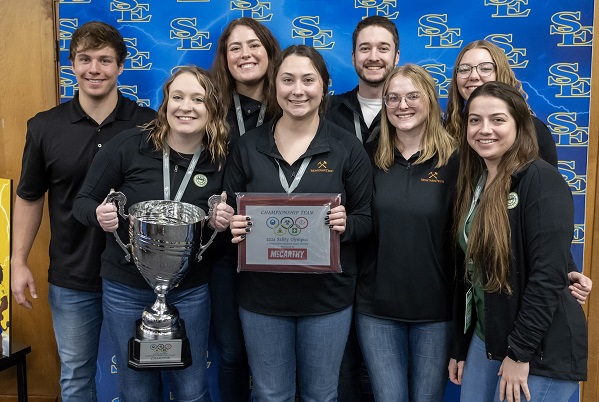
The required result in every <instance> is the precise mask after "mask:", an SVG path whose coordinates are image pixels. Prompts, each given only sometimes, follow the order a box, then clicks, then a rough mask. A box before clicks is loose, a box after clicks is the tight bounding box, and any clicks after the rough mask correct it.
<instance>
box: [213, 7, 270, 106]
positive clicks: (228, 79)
mask: <svg viewBox="0 0 599 402" xmlns="http://www.w3.org/2000/svg"><path fill="white" fill-rule="evenodd" d="M240 25H243V26H246V27H248V28H250V29H251V30H252V31H254V33H255V34H256V36H257V37H258V39H260V42H261V43H262V46H264V49H266V54H267V56H268V67H267V68H266V75H265V76H264V78H263V84H262V96H263V99H264V101H265V102H267V105H268V106H267V107H268V108H267V114H268V116H269V117H270V116H273V115H274V113H275V111H276V109H277V107H276V103H277V100H276V97H275V95H274V93H275V88H274V80H275V78H274V77H275V75H274V66H273V64H274V61H275V60H276V59H277V58H278V57H279V54H280V53H281V46H280V45H279V42H278V41H277V39H276V38H275V37H274V35H273V34H272V32H271V31H270V30H269V29H268V28H267V27H265V26H264V25H262V24H261V23H260V22H258V21H256V20H254V19H252V18H248V17H241V18H238V19H235V20H233V21H231V22H229V24H228V25H227V26H226V27H225V29H224V30H223V33H222V34H221V35H220V37H219V38H218V43H217V45H216V54H215V56H214V61H213V63H212V68H211V70H210V71H211V72H212V74H213V76H214V80H215V83H216V86H217V88H219V96H220V100H221V103H222V105H223V107H224V108H225V110H227V111H228V110H229V109H230V108H231V104H232V102H233V91H234V90H235V79H234V78H233V76H232V75H231V72H230V71H229V67H228V64H227V41H228V40H229V36H231V33H232V32H233V30H234V29H235V28H236V27H238V26H240Z"/></svg>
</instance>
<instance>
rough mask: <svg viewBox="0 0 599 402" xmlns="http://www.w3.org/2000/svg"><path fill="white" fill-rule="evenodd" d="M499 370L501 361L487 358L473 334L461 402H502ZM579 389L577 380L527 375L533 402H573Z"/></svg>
mask: <svg viewBox="0 0 599 402" xmlns="http://www.w3.org/2000/svg"><path fill="white" fill-rule="evenodd" d="M500 367H501V362H500V361H497V360H489V359H487V352H486V347H485V343H484V342H483V341H482V340H481V339H480V338H479V337H478V336H476V334H475V335H473V336H472V341H471V342H470V347H469V348H468V355H467V357H466V362H465V363H464V375H463V377H462V391H461V394H460V402H481V401H482V402H485V401H488V402H491V401H493V402H499V382H500V381H501V377H499V376H498V375H497V373H498V372H499V368H500ZM577 386H578V382H576V381H565V380H557V379H555V378H549V377H541V376H536V375H529V376H528V389H529V391H530V397H531V402H553V401H560V402H561V401H564V402H565V401H567V400H569V399H570V397H571V396H572V394H573V393H574V391H576V387H577ZM505 400H507V399H505ZM520 400H521V401H526V398H525V397H524V394H523V393H521V394H520Z"/></svg>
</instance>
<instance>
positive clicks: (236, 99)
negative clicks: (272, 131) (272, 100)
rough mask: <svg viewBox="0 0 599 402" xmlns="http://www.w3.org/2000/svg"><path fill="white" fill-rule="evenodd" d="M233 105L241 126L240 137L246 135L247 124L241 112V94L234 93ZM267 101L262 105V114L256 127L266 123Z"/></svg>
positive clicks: (259, 115)
mask: <svg viewBox="0 0 599 402" xmlns="http://www.w3.org/2000/svg"><path fill="white" fill-rule="evenodd" d="M233 103H235V114H236V115H237V125H238V126H239V135H240V136H242V135H244V134H245V123H244V122H243V113H242V112H241V102H240V101H239V94H238V93H237V91H233ZM266 103H267V102H266V101H264V102H262V104H261V105H260V113H259V114H258V123H256V127H259V126H261V125H262V123H264V115H265V114H266Z"/></svg>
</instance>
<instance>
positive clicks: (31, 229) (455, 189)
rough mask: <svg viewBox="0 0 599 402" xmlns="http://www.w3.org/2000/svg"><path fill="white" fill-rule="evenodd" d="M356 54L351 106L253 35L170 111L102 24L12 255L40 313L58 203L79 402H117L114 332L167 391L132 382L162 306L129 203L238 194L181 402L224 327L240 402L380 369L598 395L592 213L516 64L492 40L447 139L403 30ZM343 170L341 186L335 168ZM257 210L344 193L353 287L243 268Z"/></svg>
mask: <svg viewBox="0 0 599 402" xmlns="http://www.w3.org/2000/svg"><path fill="white" fill-rule="evenodd" d="M352 44H353V53H352V62H353V65H354V67H355V70H356V73H357V74H358V80H359V84H358V86H357V87H356V88H355V89H354V90H352V91H349V92H347V93H344V94H341V95H336V96H333V97H332V99H329V96H328V92H329V91H328V84H329V79H330V77H329V73H328V71H327V67H326V64H325V62H324V59H323V57H322V56H321V55H320V54H319V52H318V51H316V50H315V49H313V48H311V47H309V46H305V45H294V46H290V47H288V48H286V49H284V50H283V51H281V49H280V46H279V43H278V41H277V39H276V38H275V37H274V36H273V34H272V33H271V32H270V31H269V30H268V29H267V28H266V27H265V26H264V25H262V24H260V23H259V22H257V21H255V20H253V19H250V18H240V19H237V20H234V21H231V22H230V23H229V24H228V25H227V26H226V27H225V29H224V31H223V33H222V35H221V37H220V38H219V40H218V44H217V53H216V56H215V60H214V63H213V65H212V68H211V71H207V70H204V69H202V68H199V67H195V66H188V67H182V68H180V69H178V70H177V71H176V72H175V73H173V75H172V76H171V77H170V78H169V79H168V80H167V81H166V82H165V84H164V86H163V100H162V103H161V105H160V107H159V109H158V112H157V113H154V112H153V111H152V110H150V109H148V108H143V107H140V106H138V105H136V104H135V103H134V102H132V101H130V100H128V99H127V98H125V97H123V96H122V95H121V93H120V92H119V91H118V89H117V86H116V83H117V78H118V75H119V74H120V73H121V72H122V69H123V62H124V59H125V56H126V47H125V44H124V42H123V40H122V37H121V36H120V34H119V33H118V31H117V30H116V29H114V28H113V27H111V26H109V25H107V24H104V23H101V22H90V23H87V24H84V25H82V26H81V27H80V28H79V29H78V30H77V31H76V32H75V33H74V35H73V38H72V40H71V47H70V59H71V61H72V65H73V70H74V72H75V75H76V77H77V82H78V84H79V91H78V92H77V94H76V96H75V98H74V99H73V100H72V101H70V102H67V103H65V104H62V105H59V106H57V107H55V108H53V109H51V110H49V111H47V112H42V113H40V114H38V115H37V116H36V117H34V118H33V119H31V120H30V121H29V123H28V132H27V139H26V145H25V151H24V155H23V169H22V174H21V180H20V182H19V186H18V188H17V201H16V203H15V209H14V214H15V221H16V222H18V225H15V229H14V240H13V257H12V266H13V274H12V284H13V293H14V297H15V300H16V301H17V303H19V304H22V305H24V306H25V307H28V308H31V302H30V301H28V300H27V298H26V296H25V289H27V288H29V291H30V294H31V295H32V297H34V298H35V297H36V291H35V283H34V279H33V275H32V274H31V271H30V270H29V268H28V267H27V256H28V254H29V250H30V249H31V245H32V243H33V240H34V238H35V235H36V233H37V230H38V228H39V225H40V222H41V216H42V210H43V202H44V194H45V192H46V191H47V192H48V200H49V209H50V222H51V234H52V240H51V244H50V257H51V258H50V268H49V282H50V294H49V301H50V306H51V310H52V316H53V323H54V330H55V335H56V340H57V345H58V351H59V355H60V359H61V389H62V397H63V400H65V401H69V400H96V399H95V398H96V397H95V362H96V358H97V348H98V340H99V330H100V325H101V323H102V321H103V320H104V322H105V323H106V325H107V327H108V330H109V333H110V337H111V340H112V344H113V346H114V349H115V351H116V359H117V364H118V377H119V385H120V400H121V401H123V402H126V401H153V400H160V399H161V395H162V394H161V373H160V372H157V371H135V370H132V369H130V368H128V367H127V365H126V363H125V362H126V361H127V359H128V355H127V342H128V339H129V338H130V337H132V336H133V332H134V327H133V324H134V322H135V320H136V319H138V318H139V317H140V316H141V312H142V311H143V309H144V307H146V306H147V305H149V304H151V303H152V302H153V300H154V299H155V295H154V293H153V291H152V289H150V288H149V287H148V285H147V284H146V283H145V281H144V280H143V278H142V276H141V274H140V273H139V272H138V271H137V268H136V267H135V265H134V264H133V263H130V262H127V261H126V260H125V258H124V256H123V253H122V250H121V249H120V248H119V246H118V245H117V243H116V242H115V241H114V238H113V237H112V232H114V231H117V232H119V233H120V235H121V237H122V238H126V237H127V223H126V222H125V221H123V220H122V219H121V220H120V221H119V218H118V216H117V207H116V206H115V205H113V204H112V203H109V202H106V196H107V194H108V193H109V192H110V191H111V189H114V190H117V191H121V192H123V193H124V194H125V195H126V197H127V205H126V206H127V207H128V206H130V205H132V204H134V203H136V202H139V201H144V200H154V199H173V200H179V201H185V202H189V203H193V204H196V205H198V206H200V207H201V208H203V209H205V210H208V206H207V200H208V198H209V197H210V196H211V195H213V194H220V193H221V192H223V191H225V192H226V195H227V196H226V197H225V198H224V199H223V202H221V203H219V204H217V206H216V207H215V208H214V210H213V213H212V215H211V216H210V220H209V224H208V225H207V228H206V230H207V231H217V232H220V234H219V235H218V238H220V242H217V243H216V244H217V247H214V246H212V247H211V248H210V250H209V252H207V254H206V258H204V259H203V260H202V261H201V262H197V263H196V264H195V265H194V266H193V267H191V269H190V270H189V273H188V274H187V276H186V277H185V278H184V279H183V280H182V281H181V284H180V285H179V286H178V287H177V288H176V289H175V290H173V291H171V292H169V294H168V298H169V302H170V303H172V304H173V305H174V306H175V307H177V309H178V310H179V312H180V315H181V318H183V319H184V320H185V321H186V324H187V325H186V329H187V334H188V338H189V341H190V345H191V350H192V359H193V364H192V366H191V367H189V368H186V369H184V370H173V371H168V372H166V377H167V379H168V381H169V384H170V389H171V392H172V395H173V397H174V398H175V399H176V400H182V401H183V400H185V401H209V400H210V396H209V392H208V386H207V380H206V353H205V352H206V349H207V344H208V331H209V327H210V325H212V328H213V330H214V334H215V337H216V341H217V346H218V349H219V360H220V366H219V370H218V377H219V388H220V392H221V398H222V400H223V401H247V400H248V398H249V396H250V395H249V387H248V378H249V374H250V372H251V375H252V378H253V387H252V390H251V398H252V400H254V401H293V400H294V398H295V396H296V393H298V394H299V395H300V397H301V400H303V401H306V402H310V401H314V402H322V401H336V400H339V401H356V400H359V398H360V388H359V387H360V372H359V367H360V364H361V360H362V359H363V360H364V362H365V364H366V367H367V369H368V373H369V376H370V381H371V383H372V389H373V392H374V396H375V400H377V401H391V402H396V401H441V400H442V399H443V393H444V389H445V385H446V383H447V378H448V376H449V379H450V380H451V381H452V382H454V383H456V384H461V385H462V391H461V392H462V395H461V400H462V401H481V400H483V401H494V400H504V398H507V400H509V401H510V402H512V401H520V400H523V399H526V400H534V401H537V400H542V399H539V398H542V395H543V396H545V397H546V398H547V397H548V398H549V400H557V399H558V397H559V398H561V399H567V398H568V397H569V396H570V395H571V394H572V393H573V392H574V389H575V387H576V385H577V383H578V381H582V380H585V379H586V366H587V364H586V359H587V357H586V354H587V347H586V342H587V335H586V321H585V317H584V314H583V311H582V308H581V306H580V304H582V303H584V302H585V300H586V298H587V296H588V294H589V292H590V290H591V287H592V283H591V281H590V279H589V278H587V277H585V276H584V275H582V274H580V273H578V272H577V270H576V267H575V265H574V263H573V261H572V256H571V253H570V251H569V250H570V242H571V239H572V234H573V227H574V224H573V203H572V197H571V194H570V191H569V188H568V186H567V184H566V183H565V181H564V180H563V178H562V177H561V175H560V174H559V172H558V171H557V169H556V165H557V153H556V148H555V143H554V142H553V140H552V137H551V134H550V132H549V130H548V129H547V127H546V126H545V125H544V124H543V123H542V122H541V121H540V120H538V119H536V118H535V117H534V116H532V115H531V111H530V108H529V106H528V105H527V102H526V94H525V93H524V91H523V90H522V86H521V84H520V82H519V81H518V80H517V79H516V77H515V76H514V73H513V72H512V70H511V69H510V67H509V63H508V60H507V58H506V56H505V55H504V53H503V52H502V51H501V49H499V48H498V47H497V46H495V45H493V44H492V43H489V42H487V41H476V42H473V43H471V44H469V45H468V46H466V47H465V48H464V49H463V50H462V52H461V53H460V54H459V56H458V59H457V60H456V63H455V66H454V69H453V76H452V82H451V89H450V96H449V100H448V107H447V111H446V114H445V120H444V119H443V113H442V111H441V108H440V106H439V102H438V98H437V95H436V88H435V83H434V81H433V79H432V77H431V76H430V75H429V74H428V72H427V71H426V70H425V69H424V68H422V67H419V66H417V65H414V64H407V65H404V66H401V67H396V65H397V64H398V62H399V55H400V53H399V35H398V32H397V28H396V27H395V25H394V23H393V22H392V21H390V20H388V19H386V18H384V17H380V16H372V17H368V18H365V19H363V20H362V21H360V22H359V23H358V25H357V27H356V29H355V31H354V34H353V37H352ZM329 103H330V104H329ZM117 134H118V135H117ZM323 160H326V162H327V171H326V172H325V173H322V172H318V169H313V170H315V171H316V172H313V171H311V167H315V166H317V163H318V162H319V161H323ZM552 165H553V166H552ZM190 179H191V180H190ZM165 188H168V189H169V190H168V191H166V190H165ZM170 189H173V190H174V189H176V195H175V196H174V197H171V191H170ZM238 192H260V193H283V194H284V193H287V194H290V193H338V194H340V195H341V203H340V205H339V206H337V207H334V208H331V210H330V213H329V214H328V215H327V217H326V218H325V220H324V222H322V224H323V225H325V226H326V227H328V228H329V229H330V230H331V231H335V232H337V233H338V234H339V237H340V261H341V267H342V272H341V273H327V274H320V275H310V274H300V273H273V272H270V273H263V272H249V271H243V272H240V273H237V271H236V267H237V262H238V261H237V247H238V246H237V245H238V244H239V243H240V242H243V241H245V240H246V239H247V237H249V236H252V230H251V229H252V223H253V222H252V217H251V216H245V215H241V214H239V213H238V211H236V210H235V208H236V199H235V194H236V193H238ZM225 201H226V202H225ZM498 372H499V376H498V375H497V373H498ZM547 395H548V396H547ZM531 398H532V399H531Z"/></svg>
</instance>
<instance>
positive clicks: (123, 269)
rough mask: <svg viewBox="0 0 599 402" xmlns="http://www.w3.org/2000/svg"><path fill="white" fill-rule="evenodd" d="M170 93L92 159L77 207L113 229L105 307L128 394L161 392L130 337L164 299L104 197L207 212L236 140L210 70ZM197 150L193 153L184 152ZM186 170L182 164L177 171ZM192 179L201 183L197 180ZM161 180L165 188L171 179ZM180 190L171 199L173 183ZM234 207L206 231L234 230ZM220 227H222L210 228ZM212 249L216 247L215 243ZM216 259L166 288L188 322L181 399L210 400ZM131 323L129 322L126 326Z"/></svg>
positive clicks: (177, 379)
mask: <svg viewBox="0 0 599 402" xmlns="http://www.w3.org/2000/svg"><path fill="white" fill-rule="evenodd" d="M162 94H163V100H162V103H161V105H160V108H159V109H158V114H157V117H156V118H155V119H154V120H152V121H151V122H150V123H148V124H146V125H144V126H142V127H141V128H139V127H138V128H135V129H131V130H127V131H124V132H123V133H121V134H120V135H118V136H116V137H115V138H114V139H113V140H112V141H109V142H108V143H106V144H105V145H104V146H103V147H102V148H101V149H100V151H99V152H98V154H97V155H96V157H95V158H94V160H93V162H92V164H91V166H90V169H89V174H88V175H87V177H86V179H85V181H84V183H83V186H82V187H81V191H80V192H79V194H78V195H77V198H76V200H75V206H74V207H73V210H74V214H75V217H76V218H77V219H78V220H79V221H80V222H81V223H83V224H85V225H88V226H96V227H98V226H99V227H101V228H102V229H103V230H104V231H105V232H106V234H107V239H106V250H105V251H104V253H103V254H102V266H101V271H100V274H101V276H102V291H103V295H102V297H103V309H104V310H103V311H104V323H106V325H107V327H108V331H109V333H110V336H111V340H112V344H113V347H114V350H115V351H116V356H117V360H118V362H119V370H118V378H119V383H120V398H121V399H122V400H144V401H145V400H148V401H149V400H158V399H161V398H162V390H161V386H160V382H161V380H160V378H161V373H160V372H159V371H150V372H148V371H146V372H140V371H135V370H133V369H131V368H129V367H128V366H127V364H126V362H127V361H128V360H129V355H128V350H127V344H128V339H129V338H130V337H131V336H132V335H133V334H134V333H135V327H134V326H133V323H134V322H135V321H136V320H137V319H139V318H140V317H141V315H142V312H143V311H144V309H145V308H146V306H148V305H152V303H154V301H155V299H156V296H155V294H154V291H153V290H152V289H151V288H150V287H148V284H147V283H146V281H145V280H144V279H143V277H142V276H141V274H140V273H139V271H138V269H137V268H136V266H135V264H133V262H128V261H127V260H126V259H125V258H124V257H123V254H122V250H121V249H120V247H119V246H118V244H117V243H116V241H115V239H114V238H113V236H112V233H111V232H115V231H117V232H118V233H119V236H120V237H121V238H128V230H127V229H128V226H129V225H128V224H127V222H123V221H120V222H119V218H118V216H117V214H116V206H115V205H113V204H112V203H107V202H106V199H105V197H106V195H107V194H108V193H109V192H110V191H111V189H115V190H116V191H120V192H122V193H123V194H125V196H126V200H127V205H124V206H123V207H125V209H128V208H129V206H131V205H133V204H136V203H138V202H142V201H148V200H161V199H164V200H171V199H173V200H174V201H182V202H187V203H191V204H194V205H197V206H199V207H200V208H202V209H203V210H204V211H205V212H206V213H208V212H209V208H208V199H209V197H210V196H212V195H213V194H221V192H222V179H223V174H224V161H225V157H226V154H227V146H228V127H227V123H226V122H225V111H224V109H223V108H222V106H221V105H220V102H219V99H218V97H217V96H216V88H215V86H214V84H213V83H212V81H211V79H210V76H209V74H208V72H207V71H205V70H203V69H200V68H198V67H191V66H190V67H181V68H180V69H179V70H177V71H176V72H175V73H174V74H173V75H172V76H171V77H170V78H169V79H168V80H167V81H166V83H165V84H164V85H163V88H162ZM182 153H183V154H193V157H185V156H183V155H181V154H182ZM179 167H181V168H182V169H179ZM192 176H193V180H190V179H191V177H192ZM162 183H166V184H167V185H165V186H163V185H162ZM171 187H172V188H174V189H178V191H177V193H176V195H175V194H173V197H172V198H171V194H170V188H171ZM232 212H233V209H232V208H231V207H229V206H228V205H227V204H226V203H224V202H221V203H220V204H218V205H217V206H216V207H215V208H214V210H213V213H212V216H211V217H210V222H209V225H206V227H205V229H204V231H205V232H207V233H203V234H202V236H203V238H209V237H210V236H211V235H212V233H213V231H214V230H217V231H224V230H225V229H226V228H227V227H228V223H229V218H230V216H231V215H232ZM210 227H211V228H215V229H210ZM214 249H215V247H212V248H211V250H214ZM211 260H212V259H210V258H206V259H202V261H201V262H199V261H195V259H194V262H193V265H192V267H191V268H190V269H189V273H188V274H187V275H186V276H185V277H184V278H183V279H182V280H181V283H180V284H179V286H178V287H177V288H176V289H175V290H173V291H171V292H169V293H168V296H167V301H168V302H169V303H171V304H172V305H174V306H175V307H176V308H177V309H178V311H179V313H180V317H181V318H182V319H183V320H184V321H185V322H186V323H187V326H186V328H187V336H188V338H189V343H190V349H191V356H192V361H193V364H192V365H191V366H190V367H188V368H186V369H184V370H180V371H177V372H175V371H173V370H167V371H166V373H167V374H166V376H167V377H168V378H169V382H170V389H171V392H172V394H173V396H174V397H175V398H176V399H177V400H195V401H205V402H207V401H209V400H210V396H209V395H208V383H207V379H206V366H207V364H206V349H207V347H208V328H209V323H210V300H209V292H208V275H209V271H210V268H211ZM123 323H130V324H131V326H129V325H123Z"/></svg>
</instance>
